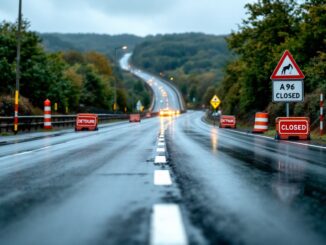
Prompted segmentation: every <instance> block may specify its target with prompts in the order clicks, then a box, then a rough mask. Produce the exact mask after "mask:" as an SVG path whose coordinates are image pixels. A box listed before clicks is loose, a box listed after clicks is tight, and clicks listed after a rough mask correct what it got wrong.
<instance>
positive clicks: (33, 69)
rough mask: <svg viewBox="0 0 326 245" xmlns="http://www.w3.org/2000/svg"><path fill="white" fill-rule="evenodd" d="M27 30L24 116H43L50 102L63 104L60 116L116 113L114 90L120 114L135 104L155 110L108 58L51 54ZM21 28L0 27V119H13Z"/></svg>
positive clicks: (4, 24)
mask: <svg viewBox="0 0 326 245" xmlns="http://www.w3.org/2000/svg"><path fill="white" fill-rule="evenodd" d="M28 27H29V24H28V22H27V21H25V22H24V23H23V25H22V37H21V43H22V44H21V79H20V94H21V103H20V114H25V115H28V114H39V113H42V108H43V102H44V100H45V99H46V98H48V99H50V100H51V101H52V103H55V102H56V103H58V105H59V108H58V112H60V113H63V112H65V113H67V112H78V111H93V112H112V111H113V103H114V91H115V90H114V85H116V88H117V89H116V94H117V104H118V110H119V111H120V112H124V111H132V110H133V109H134V107H135V103H136V102H134V103H133V101H131V100H130V99H129V97H133V99H134V100H135V101H136V100H138V99H140V100H142V102H143V104H144V105H145V106H148V105H149V104H150V94H149V91H148V90H147V89H146V88H145V86H144V84H143V83H140V82H139V81H138V80H137V79H136V78H134V77H126V75H125V74H122V73H121V72H120V70H119V69H117V67H116V66H115V65H114V64H113V62H112V61H110V59H108V57H107V56H105V55H104V54H101V53H99V52H95V51H89V52H79V51H74V50H70V51H65V52H51V53H49V52H46V51H45V49H44V47H43V44H42V40H41V38H40V37H39V35H38V34H37V33H35V32H32V31H29V30H28ZM16 31H17V24H15V23H10V22H5V21H4V22H2V23H0V34H1V35H0V114H1V115H7V116H9V115H12V114H13V98H14V96H13V95H14V90H15V77H16V46H17V40H16V33H17V32H16Z"/></svg>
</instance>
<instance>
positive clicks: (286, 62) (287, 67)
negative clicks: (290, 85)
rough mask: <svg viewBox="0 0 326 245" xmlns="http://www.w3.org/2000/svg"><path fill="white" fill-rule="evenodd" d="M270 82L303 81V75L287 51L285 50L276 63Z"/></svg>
mask: <svg viewBox="0 0 326 245" xmlns="http://www.w3.org/2000/svg"><path fill="white" fill-rule="evenodd" d="M271 79H272V80H284V79H290V80H291V79H293V80H294V79H298V80H299V79H304V75H303V73H302V71H301V70H300V68H299V66H298V65H297V63H296V62H295V60H294V59H293V57H292V55H291V53H290V51H289V50H285V52H284V54H283V56H282V58H281V59H280V61H279V62H278V64H277V66H276V68H275V70H274V72H273V74H272V76H271Z"/></svg>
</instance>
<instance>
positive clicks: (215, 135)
mask: <svg viewBox="0 0 326 245" xmlns="http://www.w3.org/2000/svg"><path fill="white" fill-rule="evenodd" d="M211 146H212V152H213V153H214V154H216V153H217V147H218V131H217V129H216V128H213V127H212V128H211Z"/></svg>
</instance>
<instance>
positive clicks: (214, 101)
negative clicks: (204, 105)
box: [211, 95, 221, 109]
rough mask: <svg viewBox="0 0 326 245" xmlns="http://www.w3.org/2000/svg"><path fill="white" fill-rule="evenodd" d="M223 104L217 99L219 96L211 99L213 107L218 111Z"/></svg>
mask: <svg viewBox="0 0 326 245" xmlns="http://www.w3.org/2000/svg"><path fill="white" fill-rule="evenodd" d="M220 104H221V100H220V99H219V98H218V97H217V95H214V96H213V98H212V99H211V105H212V106H213V108H214V109H216V108H217V107H218V106H219V105H220Z"/></svg>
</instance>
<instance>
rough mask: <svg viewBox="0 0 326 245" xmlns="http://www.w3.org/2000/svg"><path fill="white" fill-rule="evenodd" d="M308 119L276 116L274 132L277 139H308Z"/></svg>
mask: <svg viewBox="0 0 326 245" xmlns="http://www.w3.org/2000/svg"><path fill="white" fill-rule="evenodd" d="M309 124H310V120H309V118H308V117H278V118H276V133H277V136H278V138H279V139H289V138H297V139H304V140H306V139H309V137H310V125H309Z"/></svg>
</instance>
